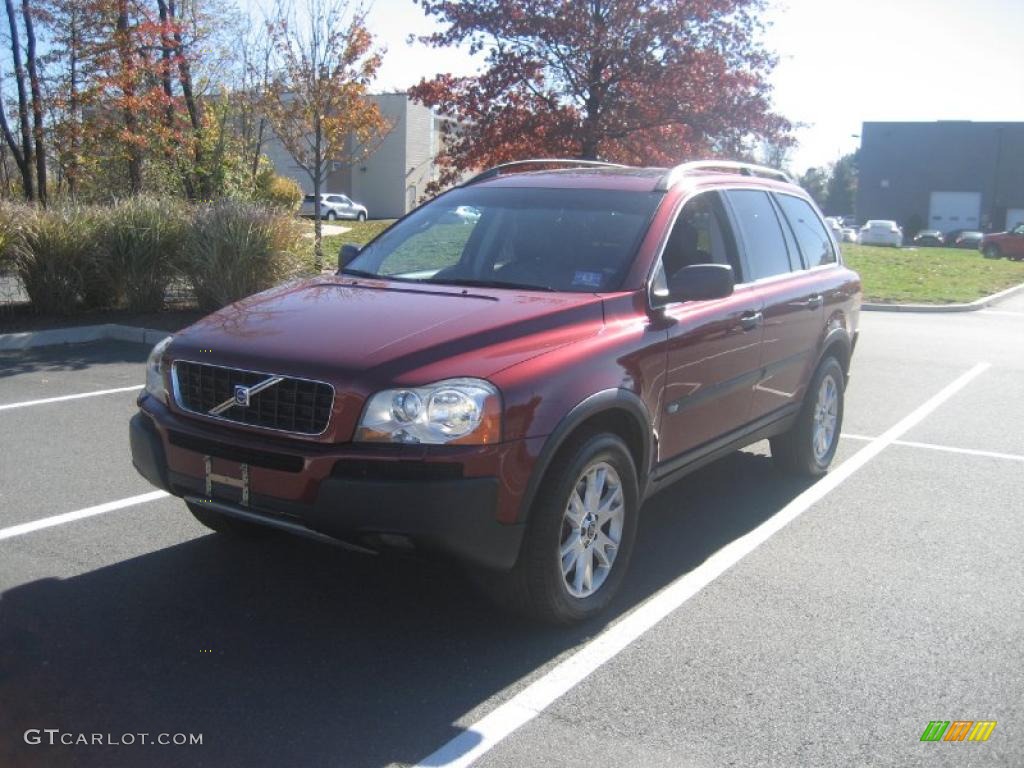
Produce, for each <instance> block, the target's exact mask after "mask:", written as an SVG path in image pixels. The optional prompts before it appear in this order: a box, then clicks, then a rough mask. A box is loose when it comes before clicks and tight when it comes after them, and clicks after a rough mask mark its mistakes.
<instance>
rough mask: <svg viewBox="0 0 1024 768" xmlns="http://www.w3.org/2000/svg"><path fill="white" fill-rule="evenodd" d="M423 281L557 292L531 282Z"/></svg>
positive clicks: (456, 279)
mask: <svg viewBox="0 0 1024 768" xmlns="http://www.w3.org/2000/svg"><path fill="white" fill-rule="evenodd" d="M420 282H423V283H433V284H434V285H465V286H468V287H474V288H511V289H512V290H524V291H547V292H549V293H555V292H557V290H558V289H557V288H552V287H551V286H549V285H534V284H533V283H508V282H505V281H503V280H474V279H473V278H468V277H446V278H443V279H441V280H421V281H420Z"/></svg>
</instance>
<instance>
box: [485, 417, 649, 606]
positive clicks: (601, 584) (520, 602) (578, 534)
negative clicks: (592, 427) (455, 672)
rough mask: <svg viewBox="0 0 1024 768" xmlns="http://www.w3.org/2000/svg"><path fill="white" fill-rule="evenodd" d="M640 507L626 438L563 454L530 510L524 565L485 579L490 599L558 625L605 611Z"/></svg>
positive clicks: (599, 437) (608, 437)
mask: <svg viewBox="0 0 1024 768" xmlns="http://www.w3.org/2000/svg"><path fill="white" fill-rule="evenodd" d="M638 505H639V499H638V486H637V476H636V467H635V466H634V465H633V459H632V457H631V456H630V453H629V450H628V449H627V448H626V445H625V444H624V443H623V442H622V440H621V439H620V438H619V437H617V436H615V435H612V434H607V433H602V434H596V435H591V436H589V437H585V438H583V439H581V440H580V441H577V442H574V443H573V444H572V445H570V446H569V447H568V448H567V449H566V450H563V451H561V452H560V454H559V456H558V458H557V459H556V460H555V461H554V462H553V463H552V465H551V467H549V469H548V472H547V474H546V476H545V479H544V482H543V483H542V484H541V487H540V489H539V490H538V492H537V498H536V501H535V502H534V504H533V508H532V510H531V512H530V522H529V526H528V527H527V530H526V535H525V536H524V539H523V547H522V550H521V552H520V553H519V560H518V561H517V562H516V565H515V566H514V567H513V569H512V570H511V571H509V572H507V573H494V572H483V573H479V574H478V576H479V577H480V578H479V581H480V582H481V583H482V585H483V586H484V588H485V589H486V591H487V592H489V593H490V595H491V597H493V598H495V599H496V600H497V601H498V602H499V603H501V604H503V605H504V606H506V607H509V608H512V609H513V610H516V611H517V612H519V613H522V614H525V615H527V616H530V617H532V618H536V619H540V620H542V621H546V622H550V623H554V624H572V623H575V622H579V621H583V620H585V619H588V618H590V617H592V616H595V615H597V614H598V613H600V612H601V611H603V610H604V609H605V608H606V607H607V605H608V603H609V602H610V601H611V599H612V598H613V597H614V596H615V593H616V592H617V591H618V589H619V587H620V585H621V583H622V579H623V577H624V575H625V573H626V569H627V567H628V566H629V558H630V555H631V553H632V550H633V541H634V538H635V536H636V523H637V508H638Z"/></svg>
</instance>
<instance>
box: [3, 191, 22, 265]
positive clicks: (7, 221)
mask: <svg viewBox="0 0 1024 768" xmlns="http://www.w3.org/2000/svg"><path fill="white" fill-rule="evenodd" d="M26 212H27V209H26V208H25V206H23V205H18V204H16V203H8V202H5V201H0V275H4V274H8V273H9V272H13V271H14V255H15V250H16V246H17V244H18V243H19V242H20V239H21V229H20V223H21V222H22V221H23V220H24V218H25V214H26Z"/></svg>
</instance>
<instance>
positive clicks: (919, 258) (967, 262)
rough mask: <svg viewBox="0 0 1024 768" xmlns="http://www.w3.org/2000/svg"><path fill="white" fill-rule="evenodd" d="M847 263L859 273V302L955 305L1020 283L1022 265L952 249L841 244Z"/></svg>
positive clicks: (1023, 266) (1022, 270)
mask: <svg viewBox="0 0 1024 768" xmlns="http://www.w3.org/2000/svg"><path fill="white" fill-rule="evenodd" d="M842 249H843V257H844V259H845V261H846V264H847V265H848V266H849V267H850V268H851V269H854V270H856V271H857V272H859V273H860V276H861V279H862V281H863V283H864V301H873V302H880V303H887V304H955V303H960V302H968V301H974V300H975V299H980V298H982V297H983V296H990V295H991V294H993V293H998V292H999V291H1001V290H1003V289H1004V288H1009V287H1011V286H1014V285H1017V284H1018V283H1024V262H1020V261H1017V262H1013V261H1008V260H1007V259H986V258H985V257H983V256H982V255H981V254H980V253H979V252H978V251H968V250H959V249H954V248H879V247H876V246H871V245H854V244H852V243H843V246H842Z"/></svg>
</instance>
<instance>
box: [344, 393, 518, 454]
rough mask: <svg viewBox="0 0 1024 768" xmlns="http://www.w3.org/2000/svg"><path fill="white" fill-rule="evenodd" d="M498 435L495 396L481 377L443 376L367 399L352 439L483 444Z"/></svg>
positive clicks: (497, 399)
mask: <svg viewBox="0 0 1024 768" xmlns="http://www.w3.org/2000/svg"><path fill="white" fill-rule="evenodd" d="M500 439H501V396H500V395H499V394H498V389H497V388H496V387H495V386H494V385H493V384H491V383H490V382H489V381H484V380H483V379H446V380H445V381H439V382H437V383H435V384H428V385H427V386H425V387H409V388H407V389H387V390H384V391H383V392H378V393H377V394H375V395H374V396H373V397H371V398H370V399H369V400H368V401H367V403H366V408H364V409H363V418H362V419H360V421H359V428H358V429H357V430H356V436H355V440H356V442H368V443H424V444H427V445H441V444H444V443H457V444H460V445H486V444H489V443H496V442H498V441H499V440H500Z"/></svg>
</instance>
